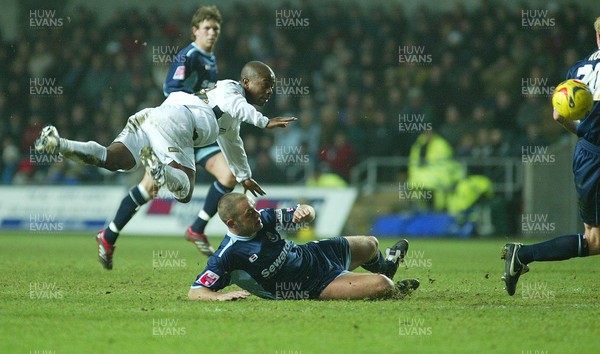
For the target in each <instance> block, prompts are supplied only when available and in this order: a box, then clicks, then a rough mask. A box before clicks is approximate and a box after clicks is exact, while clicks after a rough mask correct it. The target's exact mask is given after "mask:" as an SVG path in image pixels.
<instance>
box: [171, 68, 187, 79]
mask: <svg viewBox="0 0 600 354" xmlns="http://www.w3.org/2000/svg"><path fill="white" fill-rule="evenodd" d="M183 79H185V66H183V65H181V66H178V67H177V69H175V74H173V80H183Z"/></svg>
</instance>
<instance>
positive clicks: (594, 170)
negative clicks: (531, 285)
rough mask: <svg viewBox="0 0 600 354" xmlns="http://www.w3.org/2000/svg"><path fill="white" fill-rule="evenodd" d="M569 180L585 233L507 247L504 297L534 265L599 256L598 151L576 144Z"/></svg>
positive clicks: (599, 165)
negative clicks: (536, 262) (571, 177)
mask: <svg viewBox="0 0 600 354" xmlns="http://www.w3.org/2000/svg"><path fill="white" fill-rule="evenodd" d="M573 177H574V182H575V189H576V191H577V197H578V206H579V214H580V216H581V219H582V220H583V222H584V227H585V233H584V234H583V235H582V234H572V235H563V236H559V237H556V238H553V239H551V240H548V241H544V242H540V243H536V244H533V245H527V246H526V245H523V244H520V243H507V244H506V245H505V246H504V248H503V249H502V259H504V275H503V276H502V279H503V280H504V283H505V284H506V286H505V289H506V291H507V292H508V295H511V296H512V295H514V294H515V290H516V289H517V282H518V281H519V277H520V276H521V274H524V273H526V272H528V271H529V267H528V264H529V263H531V262H534V261H538V262H543V261H562V260H566V259H569V258H573V257H587V256H589V255H596V254H599V253H600V227H599V224H600V208H599V206H600V189H599V188H598V186H600V147H598V146H596V145H593V144H591V143H589V142H587V141H586V140H583V139H581V140H579V141H578V142H577V145H576V146H575V151H574V154H573Z"/></svg>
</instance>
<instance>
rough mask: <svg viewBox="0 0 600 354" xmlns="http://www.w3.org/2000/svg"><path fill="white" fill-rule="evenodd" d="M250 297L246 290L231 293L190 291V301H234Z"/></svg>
mask: <svg viewBox="0 0 600 354" xmlns="http://www.w3.org/2000/svg"><path fill="white" fill-rule="evenodd" d="M248 296H250V293H249V292H247V291H246V290H240V291H232V292H229V293H219V292H216V291H212V290H210V289H208V288H197V289H190V291H189V292H188V299H190V300H194V301H233V300H238V299H244V298H247V297H248Z"/></svg>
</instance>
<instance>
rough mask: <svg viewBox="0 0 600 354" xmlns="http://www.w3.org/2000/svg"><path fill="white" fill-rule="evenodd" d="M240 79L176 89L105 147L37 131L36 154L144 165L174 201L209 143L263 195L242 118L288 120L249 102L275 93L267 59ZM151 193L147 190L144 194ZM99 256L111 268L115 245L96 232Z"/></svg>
mask: <svg viewBox="0 0 600 354" xmlns="http://www.w3.org/2000/svg"><path fill="white" fill-rule="evenodd" d="M240 76H241V79H240V81H239V82H237V81H234V80H221V81H218V82H217V85H216V86H215V87H214V88H212V89H210V90H208V91H201V92H200V93H199V94H188V93H185V92H174V93H172V94H171V95H169V97H168V98H167V99H166V100H165V101H164V102H163V104H161V105H160V106H159V107H155V108H146V109H143V110H141V111H139V112H137V113H136V114H134V115H133V116H131V117H129V119H128V121H127V125H126V126H125V128H124V129H123V131H122V132H121V133H120V134H119V135H118V136H117V138H116V139H115V140H114V141H113V142H112V143H111V144H110V145H109V146H108V147H104V146H102V145H100V144H98V143H97V142H95V141H88V142H79V141H74V140H68V139H65V138H61V137H59V135H58V132H57V130H56V128H55V127H54V126H47V127H45V128H44V129H42V132H41V134H40V137H39V138H38V139H37V140H36V143H35V148H36V150H37V151H38V152H45V153H49V154H53V155H56V154H59V153H60V154H62V155H63V156H65V157H67V158H69V159H72V160H76V161H79V162H83V163H85V164H89V165H94V166H98V167H102V168H105V169H107V170H110V171H122V172H124V171H133V170H136V169H137V168H139V167H140V166H142V165H144V166H145V167H146V170H147V171H149V173H150V174H151V175H152V177H153V179H154V180H155V184H156V186H157V187H161V186H163V185H166V187H167V189H168V190H169V191H170V192H171V193H172V194H173V196H174V197H175V199H177V200H178V201H180V202H183V203H187V202H189V201H190V199H191V197H192V193H193V190H194V181H195V173H196V167H195V166H196V164H195V159H194V147H195V146H204V145H208V144H211V143H213V142H214V141H215V140H216V141H217V142H218V144H219V146H220V147H221V150H222V152H223V154H224V155H225V158H226V160H227V163H228V165H229V167H230V169H231V170H232V172H233V174H234V176H235V177H236V180H237V181H238V182H239V183H240V184H241V185H242V186H243V187H244V190H250V191H252V192H253V193H259V194H264V191H263V190H262V188H261V187H260V186H259V185H258V183H256V181H254V180H253V179H252V173H251V170H250V167H249V165H248V160H247V157H246V152H245V151H244V145H243V141H242V139H241V137H240V135H239V132H240V125H241V122H246V123H249V124H253V125H255V126H257V127H259V128H275V127H286V126H287V125H288V123H289V122H291V121H293V120H296V118H293V117H275V118H271V119H269V118H267V117H266V116H264V115H263V114H262V113H260V112H258V111H257V110H256V108H254V107H253V106H252V105H257V106H263V105H264V104H265V103H267V101H268V100H269V98H270V97H271V95H272V94H273V86H274V85H275V74H274V73H273V70H272V69H271V68H270V67H269V66H268V65H266V64H264V63H262V62H259V61H251V62H249V63H247V64H246V65H244V67H243V68H242V72H241V75H240ZM154 192H155V191H154V190H145V191H142V193H145V194H146V195H144V196H142V197H144V198H151V196H152V195H153V193H154ZM97 237H98V245H99V254H98V256H99V260H100V262H101V263H102V265H103V266H104V267H105V268H106V269H112V255H113V252H114V249H115V246H114V245H111V244H109V243H107V242H106V241H105V240H104V239H103V237H102V234H98V236H97Z"/></svg>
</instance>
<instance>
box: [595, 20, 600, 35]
mask: <svg viewBox="0 0 600 354" xmlns="http://www.w3.org/2000/svg"><path fill="white" fill-rule="evenodd" d="M594 29H595V30H596V33H600V17H597V18H596V21H594Z"/></svg>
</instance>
